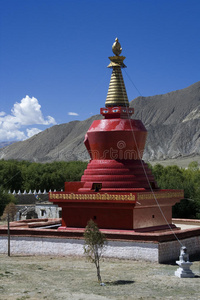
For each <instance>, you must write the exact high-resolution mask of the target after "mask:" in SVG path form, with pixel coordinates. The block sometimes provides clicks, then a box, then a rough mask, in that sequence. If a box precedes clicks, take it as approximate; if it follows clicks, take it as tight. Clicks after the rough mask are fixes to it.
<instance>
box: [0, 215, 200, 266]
mask: <svg viewBox="0 0 200 300" xmlns="http://www.w3.org/2000/svg"><path fill="white" fill-rule="evenodd" d="M59 222H60V219H53V220H52V219H46V220H45V221H44V219H43V220H42V219H41V220H38V219H36V220H23V222H20V221H19V222H13V223H11V255H19V254H21V255H77V256H80V255H84V253H83V244H84V239H83V232H84V229H83V228H67V229H65V230H56V229H49V228H47V229H44V227H45V226H49V224H50V225H53V223H54V224H59ZM173 223H174V224H175V225H176V227H183V228H184V229H179V230H176V231H174V232H175V234H176V237H175V235H174V234H173V232H172V231H171V230H164V231H161V232H160V231H159V232H158V231H156V232H150V233H149V232H134V231H133V230H111V229H108V230H106V229H104V230H102V232H104V233H105V235H106V237H107V240H108V245H107V247H106V249H105V252H104V257H115V258H120V259H133V260H146V261H152V262H157V263H166V262H171V261H174V262H175V261H176V260H177V258H178V256H179V252H180V247H181V244H183V245H185V246H186V247H187V249H188V253H189V255H190V257H191V255H197V254H200V220H178V219H173ZM40 227H42V228H40ZM177 239H178V240H180V242H181V244H180V243H179V241H178V240H177ZM0 253H1V254H3V253H5V254H6V253H7V228H6V226H0Z"/></svg>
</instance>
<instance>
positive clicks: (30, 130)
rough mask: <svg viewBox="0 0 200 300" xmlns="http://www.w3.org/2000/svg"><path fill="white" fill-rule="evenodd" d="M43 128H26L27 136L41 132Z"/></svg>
mask: <svg viewBox="0 0 200 300" xmlns="http://www.w3.org/2000/svg"><path fill="white" fill-rule="evenodd" d="M41 131H42V130H40V129H38V128H31V129H26V132H27V136H28V138H30V137H32V136H33V135H35V134H37V133H39V132H41Z"/></svg>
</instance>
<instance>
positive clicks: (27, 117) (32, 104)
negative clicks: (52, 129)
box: [0, 96, 56, 141]
mask: <svg viewBox="0 0 200 300" xmlns="http://www.w3.org/2000/svg"><path fill="white" fill-rule="evenodd" d="M55 124H56V121H55V119H54V118H53V117H51V116H47V117H46V118H44V117H43V114H42V111H41V105H40V104H39V102H38V100H37V99H36V98H34V97H32V98H30V97H29V96H26V97H25V98H23V99H22V100H21V102H19V103H18V102H16V103H15V104H14V106H13V108H12V109H11V114H10V115H6V114H5V113H4V112H0V140H1V141H4V140H13V139H16V140H24V139H26V138H29V137H30V136H32V135H33V134H36V133H38V132H40V131H41V130H40V129H38V128H30V129H26V128H25V127H26V126H30V125H55Z"/></svg>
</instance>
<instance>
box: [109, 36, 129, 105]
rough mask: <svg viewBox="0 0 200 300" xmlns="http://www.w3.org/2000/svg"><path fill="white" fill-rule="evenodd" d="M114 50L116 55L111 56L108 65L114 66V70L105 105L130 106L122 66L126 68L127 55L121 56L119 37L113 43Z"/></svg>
mask: <svg viewBox="0 0 200 300" xmlns="http://www.w3.org/2000/svg"><path fill="white" fill-rule="evenodd" d="M112 51H113V53H114V54H115V56H111V57H109V59H110V64H109V65H108V68H112V69H113V71H112V75H111V79H110V84H109V88H108V94H107V98H106V103H105V106H106V107H109V106H110V107H114V106H123V107H129V102H128V96H127V93H126V88H125V84H124V79H123V76H122V71H121V69H122V68H126V66H125V64H124V63H123V61H124V59H125V57H124V56H119V55H120V53H121V52H122V48H121V45H120V43H119V42H118V38H116V39H115V43H114V44H113V45H112Z"/></svg>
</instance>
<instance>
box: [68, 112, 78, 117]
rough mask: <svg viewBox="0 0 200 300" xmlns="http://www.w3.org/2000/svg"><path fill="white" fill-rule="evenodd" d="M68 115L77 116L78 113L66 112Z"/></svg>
mask: <svg viewBox="0 0 200 300" xmlns="http://www.w3.org/2000/svg"><path fill="white" fill-rule="evenodd" d="M68 115H69V116H79V114H77V113H75V112H68Z"/></svg>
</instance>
